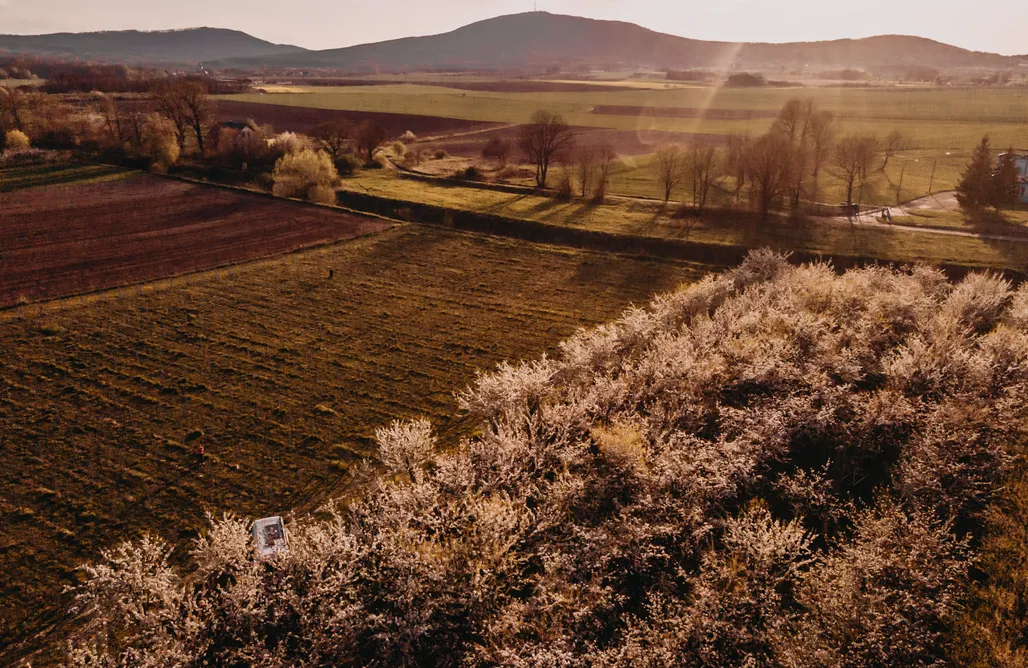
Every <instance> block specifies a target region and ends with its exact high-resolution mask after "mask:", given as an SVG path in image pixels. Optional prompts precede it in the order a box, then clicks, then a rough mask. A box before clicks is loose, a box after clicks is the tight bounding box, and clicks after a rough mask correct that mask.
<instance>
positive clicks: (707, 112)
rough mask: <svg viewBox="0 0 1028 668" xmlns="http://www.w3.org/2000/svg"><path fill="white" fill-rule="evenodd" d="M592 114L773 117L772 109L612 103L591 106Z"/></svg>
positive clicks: (734, 118)
mask: <svg viewBox="0 0 1028 668" xmlns="http://www.w3.org/2000/svg"><path fill="white" fill-rule="evenodd" d="M592 113H594V114H603V115H605V116H645V117H649V118H704V119H707V120H711V121H752V120H757V119H765V118H774V117H775V115H776V114H775V112H773V111H753V110H751V109H686V108H681V109H679V108H676V107H630V106H619V105H614V104H608V105H599V106H597V107H593V112H592Z"/></svg>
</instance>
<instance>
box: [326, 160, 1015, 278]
mask: <svg viewBox="0 0 1028 668" xmlns="http://www.w3.org/2000/svg"><path fill="white" fill-rule="evenodd" d="M342 187H343V189H344V190H353V191H354V192H358V193H370V194H373V195H378V196H381V197H387V198H392V199H401V200H406V201H412V202H419V203H424V204H431V205H435V206H441V207H448V208H454V209H461V210H465V211H475V212H480V213H491V214H497V215H502V216H509V217H512V218H523V219H527V220H534V221H538V222H542V223H547V224H551V225H559V226H567V227H572V228H578V229H583V230H595V231H600V232H608V233H613V234H621V235H629V236H633V235H634V236H645V237H657V238H665V239H676V240H682V241H696V242H704V243H714V244H721V245H727V246H741V247H744V248H761V247H765V246H766V247H771V248H776V249H779V250H783V251H806V252H810V253H826V254H838V255H851V256H860V257H874V258H879V259H881V260H886V261H893V262H901V263H914V262H925V263H929V264H940V263H943V264H945V263H951V264H967V265H976V266H981V267H983V268H994V269H1003V268H1009V269H1015V270H1019V271H1023V270H1025V269H1026V268H1028V244H1024V243H1016V242H999V241H986V240H980V239H973V238H965V237H955V236H943V235H937V234H927V233H917V232H908V231H901V230H890V229H887V228H883V227H860V226H857V227H851V226H848V225H846V224H844V223H843V224H839V223H828V222H821V221H816V222H808V223H802V222H798V221H786V220H775V221H772V222H769V223H767V224H764V225H755V224H753V223H751V222H733V221H732V220H731V219H728V220H724V219H722V218H721V217H717V216H704V217H701V218H699V219H693V218H688V219H684V220H672V219H671V218H669V217H668V215H667V212H665V211H664V210H663V207H662V206H661V205H660V204H659V203H656V202H652V203H651V202H641V201H632V200H618V199H611V200H609V201H608V203H606V204H603V205H596V204H593V203H591V202H589V201H586V200H572V201H570V202H563V201H559V200H556V199H553V198H551V197H542V196H536V195H530V194H510V193H502V192H497V191H495V190H488V189H483V188H474V187H463V186H460V185H455V184H446V185H442V184H435V183H426V182H423V181H416V180H412V179H405V178H401V177H398V176H396V175H395V174H393V173H391V172H388V171H385V170H371V171H364V172H361V173H360V175H359V176H358V177H355V178H351V179H344V180H343V185H342ZM1011 224H1014V223H1013V222H1012V223H1011ZM964 229H966V230H967V231H986V230H976V228H975V227H974V226H971V225H970V224H968V225H967V226H966V227H965V228H964Z"/></svg>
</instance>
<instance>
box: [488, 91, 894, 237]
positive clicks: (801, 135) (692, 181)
mask: <svg viewBox="0 0 1028 668" xmlns="http://www.w3.org/2000/svg"><path fill="white" fill-rule="evenodd" d="M907 144H908V142H907V140H906V138H905V137H904V136H903V134H902V133H900V132H898V131H895V132H892V133H890V134H889V135H888V136H887V137H886V138H885V140H884V142H883V141H882V140H879V138H878V137H877V136H876V135H874V134H870V133H856V134H848V135H840V133H839V126H838V122H837V120H836V117H835V115H834V114H833V113H832V112H831V111H828V110H823V109H820V108H819V107H818V105H817V103H816V102H815V101H814V100H813V99H808V100H802V99H799V98H797V99H792V100H789V101H788V102H787V103H786V104H785V106H783V107H782V109H781V111H780V112H779V113H778V115H777V117H776V118H775V121H774V123H773V124H772V127H771V129H770V130H769V131H768V132H767V133H765V134H764V135H761V136H759V137H756V138H752V137H749V136H745V135H733V136H730V137H729V138H728V141H727V142H726V145H716V144H714V143H713V142H710V141H696V142H693V143H691V144H688V145H684V146H683V145H679V144H670V145H665V146H661V147H659V148H658V149H657V151H656V152H655V153H654V155H653V162H652V169H653V172H654V174H655V177H656V180H657V182H658V185H659V188H660V192H661V194H662V196H663V199H664V202H665V203H668V202H670V201H671V200H672V198H673V197H675V195H676V194H678V193H680V191H682V190H683V189H685V188H688V193H689V195H690V200H689V204H690V205H691V207H692V209H693V210H694V211H695V212H696V213H699V212H702V211H703V210H704V208H705V207H707V206H708V205H710V203H711V200H712V199H714V196H715V195H716V194H719V195H722V197H721V198H720V199H721V201H722V203H724V200H725V199H726V198H725V197H723V196H724V195H728V194H730V195H732V200H733V201H734V206H737V207H738V206H741V205H742V204H743V201H742V196H743V194H745V195H746V196H747V201H746V204H748V205H749V206H750V207H751V208H752V209H754V210H755V211H756V212H757V213H758V214H759V215H760V217H761V219H766V218H767V216H768V215H769V213H770V212H771V211H772V210H773V209H774V208H776V207H779V206H784V207H786V208H788V209H789V210H792V211H797V210H799V209H801V208H802V207H803V205H804V203H805V202H817V201H818V200H819V198H820V196H821V180H822V178H823V175H824V174H825V172H826V171H827V172H828V173H829V174H830V175H831V176H832V177H834V178H835V180H836V181H838V182H839V183H841V184H842V186H843V190H844V192H845V194H846V202H845V204H846V205H847V208H849V207H852V206H853V205H854V204H855V203H860V202H861V201H862V199H863V195H864V190H865V188H866V186H867V184H868V183H869V182H870V180H871V179H872V178H873V176H874V175H875V174H876V173H881V172H884V170H885V168H886V167H887V166H888V163H889V160H890V159H891V158H893V157H894V156H895V155H896V154H897V153H898V152H899V151H900V150H903V149H905V148H907V147H908V146H907ZM518 148H519V149H520V150H521V153H522V154H523V156H524V159H525V161H526V162H528V163H529V164H531V165H532V166H533V167H534V169H535V183H536V186H538V187H540V188H545V187H547V185H549V184H550V179H549V177H550V174H551V172H552V168H553V166H554V165H562V166H563V167H564V169H563V174H562V179H561V182H560V183H559V184H557V186H556V192H557V194H558V195H560V196H570V195H571V193H572V192H574V191H575V190H577V191H578V192H579V193H580V194H581V196H582V197H585V196H586V195H587V193H588V192H589V191H590V189H591V188H593V187H595V188H596V192H597V194H598V195H600V196H601V197H602V195H601V193H604V192H605V191H606V187H607V183H608V179H609V176H610V173H611V166H612V165H613V163H614V161H615V158H616V156H615V155H614V153H613V151H612V150H611V149H610V147H609V146H601V147H593V146H589V147H582V146H578V147H576V137H575V133H574V130H573V129H572V128H571V127H570V126H569V125H568V123H567V121H566V120H565V119H564V117H563V116H561V115H560V114H557V113H553V112H549V111H539V112H536V113H535V114H534V115H533V116H532V119H531V121H530V122H529V123H527V124H526V125H523V126H522V127H521V129H520V133H519V136H518ZM500 154H502V155H503V156H504V159H505V157H506V150H505V148H504V147H501V146H500V144H499V140H493V141H492V143H491V144H490V145H488V146H487V147H486V148H485V149H484V150H483V156H485V157H495V156H498V155H500ZM597 170H599V171H597ZM597 174H600V175H601V178H599V179H598V180H597V177H596V175H597ZM576 186H577V188H576Z"/></svg>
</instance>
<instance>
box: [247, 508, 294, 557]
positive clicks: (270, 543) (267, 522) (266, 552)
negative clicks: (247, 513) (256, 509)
mask: <svg viewBox="0 0 1028 668" xmlns="http://www.w3.org/2000/svg"><path fill="white" fill-rule="evenodd" d="M253 543H254V547H256V549H257V554H258V555H260V556H261V557H270V556H273V555H276V554H279V553H280V552H288V551H289V542H288V539H287V538H286V526H285V524H284V523H283V522H282V518H281V517H265V518H264V519H262V520H257V521H256V522H254V524H253Z"/></svg>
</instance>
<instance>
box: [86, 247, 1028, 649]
mask: <svg viewBox="0 0 1028 668" xmlns="http://www.w3.org/2000/svg"><path fill="white" fill-rule="evenodd" d="M1026 327H1028V289H1021V290H1019V291H1017V292H1013V291H1012V290H1011V288H1010V286H1009V285H1008V284H1006V283H1005V282H1003V281H1002V280H999V279H996V278H991V277H985V276H971V277H969V278H968V279H966V280H964V281H963V282H961V283H959V284H956V285H954V284H951V283H949V282H947V281H946V280H945V279H944V277H943V275H942V274H941V273H939V272H937V271H935V270H931V269H925V268H918V269H913V270H910V271H905V272H896V271H892V270H887V269H883V268H867V269H862V270H855V271H850V272H848V273H846V274H844V275H841V276H839V275H836V274H835V273H834V272H833V271H832V270H831V269H830V268H829V267H827V266H824V265H812V266H804V267H794V266H790V265H789V264H787V263H786V262H785V261H784V259H783V258H781V257H778V256H775V255H773V254H771V253H767V252H761V253H755V254H753V255H751V257H750V258H749V259H748V260H747V261H746V262H745V263H744V264H743V265H742V266H741V267H739V268H737V269H735V270H733V271H730V272H727V273H725V274H722V275H718V276H711V277H708V278H706V279H704V280H702V281H700V282H699V283H697V284H694V285H692V286H689V287H686V288H684V289H682V290H681V291H679V292H676V293H673V294H669V295H666V296H663V297H660V298H658V299H656V300H655V301H654V302H653V303H652V304H651V305H649V306H648V307H647V308H644V309H635V310H631V311H629V312H627V313H625V314H624V315H623V316H622V317H621V319H619V320H618V321H616V322H613V323H611V324H609V325H606V326H602V327H599V328H597V329H593V330H589V331H583V332H581V333H580V334H578V335H577V336H575V337H574V338H572V339H571V340H569V341H567V342H565V343H564V344H563V345H562V346H561V348H560V352H559V354H558V355H557V356H556V357H555V358H544V359H542V360H540V361H535V362H530V363H524V364H520V365H513V366H512V365H505V366H503V367H501V368H500V369H498V370H497V371H495V372H493V373H490V374H487V375H484V376H482V377H481V378H480V379H479V381H478V382H477V384H476V386H475V387H473V388H472V389H470V390H468V391H467V392H466V393H464V394H463V395H462V396H461V401H462V404H463V406H464V408H465V409H466V410H468V411H470V412H471V413H472V414H474V415H476V416H477V417H478V418H480V420H481V428H480V431H479V434H478V435H477V436H475V437H474V438H472V439H469V440H467V441H465V442H464V443H462V444H461V445H460V446H459V447H458V448H456V449H455V450H453V451H451V452H446V453H443V454H438V453H437V451H436V450H435V449H434V443H433V440H432V436H431V427H430V425H429V424H427V423H425V422H415V423H410V424H394V425H392V426H390V427H386V428H384V429H382V430H381V431H380V432H379V434H378V440H379V443H380V458H381V460H382V463H383V464H384V465H385V466H386V467H387V468H388V470H389V471H390V472H391V473H392V474H393V475H387V476H379V477H378V478H377V482H375V483H374V484H373V487H372V488H370V489H367V490H365V491H364V492H363V493H362V494H361V495H360V501H358V502H355V503H351V504H350V505H349V506H348V507H346V508H340V509H338V510H337V511H336V512H334V514H333V516H332V517H331V519H323V520H313V519H308V520H299V521H297V522H296V523H294V524H293V525H292V529H291V549H290V551H289V552H288V554H285V555H282V556H280V557H278V558H275V559H273V560H270V561H260V560H258V559H256V558H255V556H254V552H253V549H252V544H251V538H250V534H249V526H248V523H247V522H246V521H244V520H241V519H237V518H231V517H227V518H222V519H216V520H212V526H211V529H210V532H209V533H208V534H207V535H206V536H205V537H204V538H202V539H201V540H200V541H199V542H198V543H197V544H196V547H195V553H194V560H195V570H193V571H191V572H190V573H189V574H188V575H185V574H183V573H180V572H178V571H176V570H175V569H173V568H172V567H171V566H170V565H169V562H168V553H169V548H168V546H167V545H166V544H164V543H163V542H161V541H160V540H158V539H154V538H148V539H146V540H143V541H141V542H137V543H134V544H127V545H124V546H122V547H120V548H118V549H117V550H114V551H113V552H111V553H109V554H107V555H106V561H105V562H104V563H102V564H100V565H97V566H94V567H91V568H89V569H88V570H89V575H90V576H91V577H90V579H89V581H88V583H87V584H86V585H84V586H83V588H82V589H81V590H80V592H79V597H78V605H79V609H80V610H81V611H88V612H90V613H91V615H92V617H91V619H92V621H91V622H90V627H89V631H90V632H91V634H90V636H89V639H88V640H85V641H82V642H80V643H78V644H77V645H76V648H75V649H74V650H73V651H72V652H71V655H70V659H69V660H70V663H72V664H74V665H133V666H144V665H146V666H150V665H152V666H165V665H261V666H330V665H331V666H365V665H384V666H385V665H388V666H403V665H409V666H500V665H502V666H525V667H528V666H538V667H543V666H547V667H549V666H553V667H556V666H626V667H627V666H698V665H708V666H790V667H800V666H871V665H874V666H934V665H946V663H947V662H948V660H949V657H950V656H952V654H951V652H952V649H953V648H952V647H951V646H950V644H951V639H952V638H953V625H954V624H955V623H956V620H957V619H958V617H959V616H960V615H961V614H963V606H964V602H965V600H966V597H967V595H968V592H969V591H970V584H969V580H970V578H969V574H968V571H969V568H970V566H971V565H972V563H973V561H974V558H975V554H976V545H977V541H978V538H979V526H980V523H981V521H982V518H983V516H984V515H985V514H986V509H987V505H988V503H989V501H990V499H991V496H992V494H993V493H994V491H995V489H996V487H997V483H998V481H999V480H1000V479H1001V476H1003V475H1004V473H1005V470H1006V468H1007V462H1008V460H1009V455H1010V449H1011V448H1013V447H1014V446H1020V445H1021V444H1023V443H1024V436H1025V434H1024V424H1025V423H1024V420H1023V417H1024V397H1025V396H1026V390H1028V366H1026V363H1028V330H1026Z"/></svg>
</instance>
